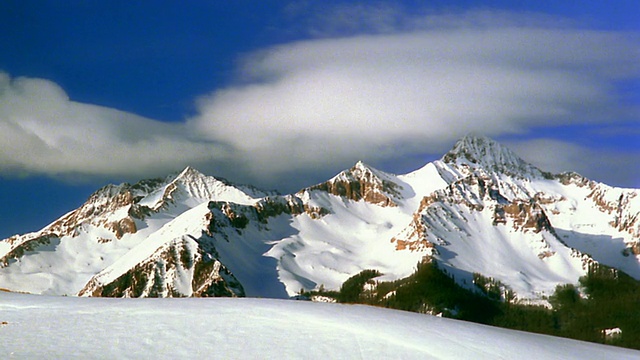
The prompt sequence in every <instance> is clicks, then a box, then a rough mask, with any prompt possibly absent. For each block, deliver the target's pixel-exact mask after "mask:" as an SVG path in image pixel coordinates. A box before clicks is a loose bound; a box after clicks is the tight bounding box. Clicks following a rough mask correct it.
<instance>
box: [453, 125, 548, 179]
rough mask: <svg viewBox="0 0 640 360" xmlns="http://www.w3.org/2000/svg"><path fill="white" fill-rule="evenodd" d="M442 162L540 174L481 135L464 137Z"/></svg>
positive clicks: (476, 167)
mask: <svg viewBox="0 0 640 360" xmlns="http://www.w3.org/2000/svg"><path fill="white" fill-rule="evenodd" d="M442 161H443V162H445V163H447V164H449V165H454V166H456V167H460V166H462V167H468V168H471V169H483V170H485V171H496V172H504V173H508V174H516V175H526V174H535V175H539V174H541V172H540V170H539V169H538V168H536V167H535V166H533V165H531V164H529V163H527V162H526V161H524V160H522V159H521V158H520V157H519V156H518V155H517V154H516V153H515V152H513V151H512V150H511V149H509V148H507V147H506V146H503V145H501V144H500V143H498V142H497V141H495V140H493V139H490V138H488V137H486V136H481V135H465V136H464V137H462V138H461V139H460V140H458V141H457V142H456V144H455V145H454V146H453V149H451V150H450V151H449V152H447V153H446V154H445V155H444V156H443V157H442Z"/></svg>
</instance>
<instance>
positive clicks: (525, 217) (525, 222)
mask: <svg viewBox="0 0 640 360" xmlns="http://www.w3.org/2000/svg"><path fill="white" fill-rule="evenodd" d="M507 219H511V222H512V223H513V227H514V230H523V231H527V230H533V231H534V232H536V233H538V232H540V231H542V230H543V229H544V230H548V231H553V228H552V227H551V223H550V222H549V218H547V215H546V214H545V212H544V210H542V208H541V207H540V206H539V205H538V204H536V203H535V202H534V201H533V200H531V201H514V202H511V203H509V204H506V205H500V204H497V205H496V206H495V207H494V218H493V224H494V225H498V224H506V223H507Z"/></svg>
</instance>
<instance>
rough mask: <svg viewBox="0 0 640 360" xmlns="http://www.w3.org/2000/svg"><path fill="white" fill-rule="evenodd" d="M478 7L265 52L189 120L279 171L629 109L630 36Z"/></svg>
mask: <svg viewBox="0 0 640 360" xmlns="http://www.w3.org/2000/svg"><path fill="white" fill-rule="evenodd" d="M481 15H482V16H476V17H472V16H468V15H467V17H466V18H464V17H463V20H461V19H460V18H458V17H452V16H449V15H447V16H442V17H440V18H438V17H437V16H430V17H428V18H427V20H425V21H424V23H425V24H427V25H424V26H422V28H418V26H416V28H417V29H414V30H412V31H396V32H392V31H386V30H385V31H383V32H381V33H374V34H368V35H360V36H352V37H346V38H322V39H316V40H308V41H301V42H297V43H293V44H286V45H282V46H277V47H273V48H271V49H267V50H264V51H260V52H257V53H255V54H252V55H251V56H249V57H247V58H246V59H245V61H244V63H243V67H242V79H241V82H240V83H239V84H238V85H235V86H230V87H228V88H225V89H220V90H217V91H215V92H213V93H212V94H210V95H208V96H205V97H202V98H201V99H200V100H199V101H198V108H199V111H200V114H199V116H197V117H195V118H193V119H191V120H190V122H189V126H192V127H193V128H195V129H197V130H198V131H199V132H202V133H203V134H205V136H208V137H209V138H210V139H213V140H215V141H225V142H229V143H230V144H232V145H233V146H234V147H235V148H236V149H237V150H238V151H239V152H240V153H241V154H244V155H242V156H243V157H244V158H246V159H249V162H250V164H249V166H252V167H256V168H260V169H264V168H265V167H266V164H269V167H268V168H269V169H270V170H271V171H274V172H279V171H283V170H284V169H285V168H287V167H296V168H312V167H316V166H319V165H324V164H326V163H327V162H336V161H344V160H345V159H354V158H355V156H359V157H362V156H365V158H367V159H369V160H370V161H376V160H381V159H389V158H391V157H401V156H403V155H407V154H410V153H414V152H431V153H433V152H438V151H445V150H446V146H450V144H451V143H452V142H453V141H454V140H455V139H456V138H458V137H460V136H461V135H463V134H465V133H468V132H475V133H484V134H486V135H489V136H498V135H505V134H517V133H525V132H528V131H529V130H530V129H532V128H535V127H540V126H556V125H569V124H586V123H601V122H611V121H615V120H616V119H619V118H622V117H628V116H629V115H630V114H631V113H632V111H633V110H631V109H627V108H625V106H624V105H623V104H622V103H621V101H619V99H618V98H617V94H616V90H615V83H616V82H617V81H620V80H626V79H637V78H638V76H639V75H640V56H639V53H638V51H637V42H635V40H634V39H632V38H631V37H629V36H627V35H625V34H621V33H613V32H603V31H590V30H584V29H579V28H570V27H567V26H566V24H563V26H561V27H557V28H544V27H541V26H534V25H533V24H535V23H536V21H534V20H535V19H537V18H538V17H537V16H532V18H531V19H530V21H522V23H523V24H526V26H524V25H523V26H517V25H514V23H512V22H508V21H506V20H505V19H506V17H505V13H498V14H497V15H496V16H495V17H494V18H495V20H496V21H495V22H492V21H491V20H492V17H491V13H489V12H483V13H481ZM517 18H518V19H523V18H526V17H523V16H518V17H517ZM465 19H466V20H465ZM423 20H424V19H423ZM546 20H549V19H546ZM414 22H415V23H418V21H417V20H416V21H414ZM387 23H390V21H387V20H385V24H387ZM492 24H493V25H492ZM495 24H498V25H495ZM545 24H547V23H546V22H545ZM635 115H636V116H637V115H638V114H637V112H636V113H635ZM380 149H397V151H380ZM354 155H355V156H354Z"/></svg>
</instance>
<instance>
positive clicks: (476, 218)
mask: <svg viewBox="0 0 640 360" xmlns="http://www.w3.org/2000/svg"><path fill="white" fill-rule="evenodd" d="M639 192H640V191H638V190H637V189H622V188H614V187H610V186H607V185H604V184H601V183H597V182H594V181H591V180H588V179H586V178H584V177H582V176H580V175H578V174H575V173H565V174H557V175H555V174H550V173H547V172H544V171H541V170H539V169H537V168H536V167H535V166H533V165H531V164H528V163H526V162H525V161H523V160H522V159H521V158H520V157H518V156H517V155H516V154H515V153H514V152H512V151H511V150H509V149H507V148H505V147H504V146H502V145H500V144H498V143H496V142H495V141H493V140H491V139H488V138H485V137H477V136H466V137H464V138H462V139H461V140H459V141H458V142H457V143H456V144H455V146H454V147H453V149H452V150H451V151H449V152H448V153H447V154H445V155H444V156H443V157H442V159H440V160H437V161H434V162H431V163H428V164H427V165H425V166H424V167H422V168H420V169H418V170H416V171H413V172H411V173H408V174H404V175H394V174H389V173H386V172H384V171H381V170H378V169H374V168H372V167H370V166H367V165H366V164H364V163H362V162H358V163H357V164H356V165H355V166H354V167H352V168H351V169H348V170H345V171H343V172H341V173H340V174H338V175H336V176H335V177H333V178H331V179H329V180H327V181H326V182H323V183H320V184H316V185H313V186H309V187H307V188H305V189H302V190H300V191H299V192H297V193H295V194H289V195H279V194H276V193H273V192H265V191H261V190H258V189H256V188H253V187H250V186H240V185H236V184H233V183H230V182H228V181H226V180H222V179H217V178H214V177H211V176H205V175H203V174H201V173H199V172H198V171H196V170H195V169H192V168H187V169H185V170H184V171H183V172H181V173H180V174H178V175H175V176H170V177H168V178H167V179H156V180H144V181H141V182H139V183H137V184H134V185H130V184H122V185H118V186H114V185H109V186H106V187H104V188H102V189H100V190H98V191H97V192H96V193H95V194H93V195H92V196H91V197H90V198H89V199H88V200H87V202H86V203H85V204H84V205H82V206H81V207H80V208H78V209H76V210H74V211H72V212H70V213H68V214H66V215H64V216H63V217H61V218H60V219H58V220H56V221H55V222H53V223H52V224H50V225H48V226H46V227H45V228H44V229H42V230H40V231H38V232H34V233H29V234H25V235H19V236H13V237H11V238H9V239H5V240H4V241H0V260H1V261H0V264H1V265H2V268H0V287H1V288H6V289H10V290H13V291H21V292H30V293H42V294H79V295H83V296H117V297H120V296H128V297H140V296H165V297H166V296H221V295H226V296H242V295H248V296H262V297H287V296H291V295H294V294H296V293H298V292H299V291H300V290H301V289H306V290H311V289H316V288H319V287H320V286H322V287H324V288H325V289H336V288H338V287H339V286H340V285H341V284H342V282H344V281H345V280H346V279H348V278H349V277H350V276H352V275H354V274H356V273H358V272H360V271H361V270H364V269H376V270H378V271H380V272H381V273H383V274H384V276H383V277H381V280H395V279H399V278H403V277H406V276H408V275H410V274H411V273H412V272H413V271H415V268H416V264H417V263H418V262H421V261H429V260H436V261H437V262H438V264H439V265H440V266H441V267H443V268H444V269H446V270H447V272H448V273H450V274H452V275H453V276H454V277H455V279H456V281H457V282H458V283H460V284H461V285H463V286H467V287H470V286H472V285H471V284H472V282H473V279H474V273H477V274H481V275H482V276H484V277H488V278H492V279H494V280H496V281H499V282H500V283H502V284H503V285H504V286H505V287H508V288H510V289H511V290H512V291H513V292H515V294H516V297H517V298H518V299H534V300H535V299H539V298H541V297H542V296H545V295H549V294H551V293H552V292H553V290H554V289H555V287H556V285H558V284H564V283H576V282H577V281H578V278H579V277H580V276H582V275H585V274H586V272H587V270H588V266H589V265H590V264H592V263H602V264H605V265H609V266H612V267H615V268H618V269H620V270H622V271H624V272H626V273H628V274H629V275H631V276H633V277H635V278H636V279H640V219H639V218H640V196H638V194H639Z"/></svg>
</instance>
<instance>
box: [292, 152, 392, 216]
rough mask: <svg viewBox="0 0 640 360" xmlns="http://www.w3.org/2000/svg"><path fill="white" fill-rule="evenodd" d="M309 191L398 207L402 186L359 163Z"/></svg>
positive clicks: (310, 188) (385, 175)
mask: <svg viewBox="0 0 640 360" xmlns="http://www.w3.org/2000/svg"><path fill="white" fill-rule="evenodd" d="M305 190H307V191H313V190H320V191H324V192H327V193H329V194H332V195H335V196H340V197H344V198H347V199H349V200H353V201H360V200H364V201H366V202H368V203H371V204H375V205H379V206H398V204H397V201H398V200H400V199H401V198H402V196H401V194H400V191H401V190H402V186H400V185H399V184H397V183H395V182H394V181H392V180H391V179H390V176H388V175H387V174H384V173H382V172H381V171H378V170H375V169H373V168H371V167H369V166H367V165H365V164H363V163H362V162H358V163H357V164H356V165H355V166H354V167H352V168H351V169H349V170H346V171H343V172H341V173H340V174H338V175H336V176H335V177H333V178H332V179H331V180H329V181H326V182H324V183H321V184H318V185H314V186H311V187H309V188H307V189H305Z"/></svg>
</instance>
